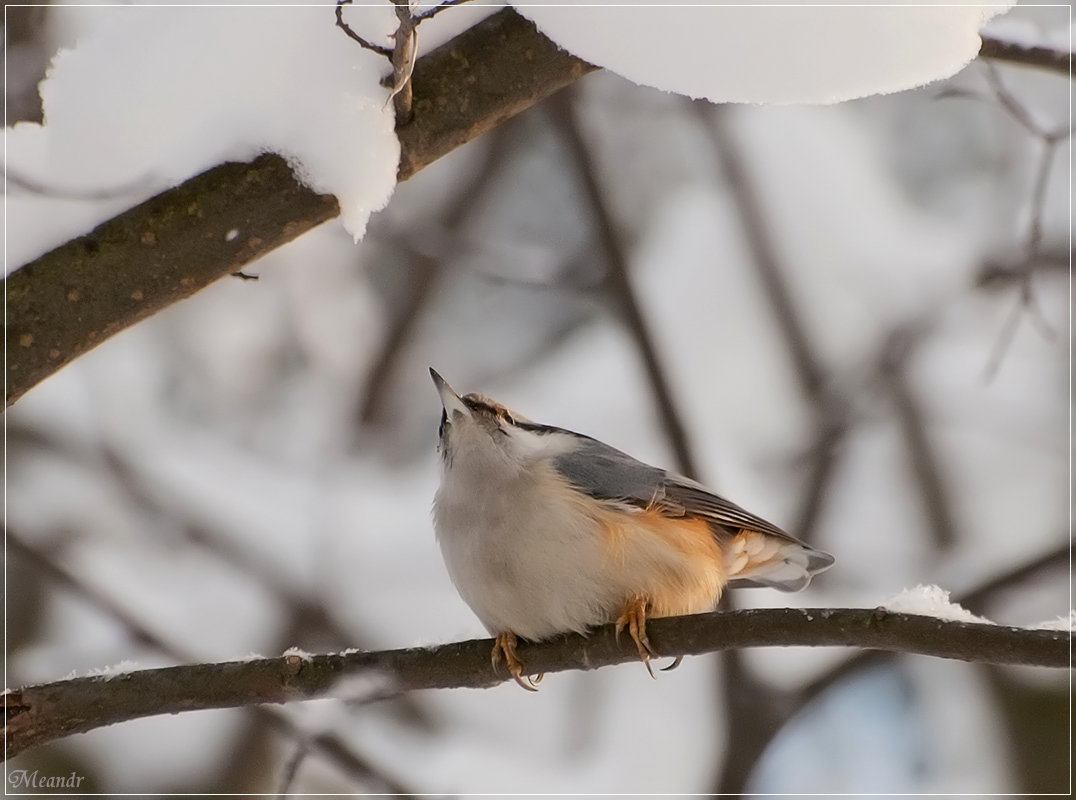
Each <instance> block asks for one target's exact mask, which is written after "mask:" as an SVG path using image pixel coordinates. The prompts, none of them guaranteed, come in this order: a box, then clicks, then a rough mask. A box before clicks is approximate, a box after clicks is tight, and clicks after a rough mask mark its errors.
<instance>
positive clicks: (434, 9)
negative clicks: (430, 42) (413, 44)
mask: <svg viewBox="0 0 1076 800" xmlns="http://www.w3.org/2000/svg"><path fill="white" fill-rule="evenodd" d="M470 1H471V0H443V2H441V3H438V4H437V5H435V6H431V7H430V8H427V9H426V10H425V11H423V12H422V13H421V14H416V15H415V21H416V22H425V21H426V20H428V19H433V18H434V17H436V16H437V15H438V14H440V13H441V12H442V11H444V10H445V9H446V8H452V6H459V5H463V4H464V3H469V2H470Z"/></svg>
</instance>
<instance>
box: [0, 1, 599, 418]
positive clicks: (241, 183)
mask: <svg viewBox="0 0 1076 800" xmlns="http://www.w3.org/2000/svg"><path fill="white" fill-rule="evenodd" d="M593 69H594V67H592V66H591V65H589V64H587V63H586V62H584V61H580V60H579V59H577V58H574V57H572V56H570V55H568V54H567V53H565V52H564V51H562V50H560V49H559V48H558V47H557V46H556V45H555V44H553V42H551V41H549V39H547V38H545V37H544V36H542V35H541V34H540V33H538V31H537V29H535V27H534V25H533V24H532V23H530V22H528V21H527V20H525V19H523V18H522V17H520V16H519V15H518V14H516V13H515V12H514V11H511V10H510V9H505V10H503V11H501V12H498V13H497V14H494V15H493V16H490V17H488V18H486V19H485V20H483V21H482V22H480V23H479V24H477V25H475V26H474V27H472V28H470V29H469V30H467V31H465V32H463V33H462V34H460V35H459V36H457V37H456V38H455V39H453V40H452V41H450V42H447V43H446V44H444V45H442V46H441V47H439V48H437V49H436V50H434V51H432V52H430V53H429V54H427V55H425V56H423V57H422V58H420V59H418V61H417V62H416V64H415V68H414V73H413V75H412V80H411V83H412V85H413V101H412V102H413V108H414V112H415V116H414V119H413V121H412V122H411V123H410V124H407V125H403V126H402V127H399V128H398V129H397V131H396V134H397V136H398V138H399V140H400V163H399V169H398V172H397V176H398V179H399V180H406V179H407V178H410V177H411V176H413V175H414V174H415V173H417V172H418V171H419V170H421V169H423V168H424V167H426V166H428V165H429V164H430V163H432V162H433V161H435V160H437V159H438V158H440V157H441V156H443V155H445V154H446V153H449V152H450V151H452V150H454V149H455V148H457V147H459V146H460V145H462V144H464V143H466V142H468V141H470V140H471V139H474V138H475V137H477V136H479V135H481V134H482V133H485V132H486V131H488V130H490V129H491V128H494V127H496V126H497V125H499V124H501V123H502V122H504V121H505V120H507V119H508V118H510V117H512V116H513V115H515V114H517V113H519V112H520V111H523V110H524V109H526V108H529V107H530V106H532V105H534V104H535V103H537V102H539V101H540V100H542V99H543V98H545V97H547V96H549V95H550V94H552V93H553V92H555V91H557V90H558V89H561V88H563V87H564V86H566V85H568V84H570V83H572V82H574V81H575V80H577V79H578V78H580V77H582V76H583V75H585V74H586V73H588V72H590V71H592V70H593ZM339 214H340V206H339V204H338V203H337V201H336V198H334V197H333V196H331V195H322V194H318V193H316V192H314V191H313V190H311V189H309V188H308V187H306V186H304V185H302V184H301V183H300V182H299V181H298V180H297V179H296V177H295V175H294V174H293V172H292V169H291V168H290V167H289V166H288V164H287V162H286V161H285V159H284V158H282V157H280V156H277V155H272V154H267V155H262V156H259V157H258V158H256V159H255V160H254V161H252V162H249V163H226V164H221V165H219V166H217V167H213V168H212V169H210V170H208V171H206V172H204V173H202V174H201V175H198V176H196V177H193V178H191V179H189V180H187V181H185V182H184V183H182V184H180V185H179V186H176V187H174V188H172V189H169V190H167V191H164V192H162V193H161V194H159V195H157V196H156V197H152V198H150V199H149V200H147V201H145V202H144V203H141V204H140V205H137V206H135V207H134V208H132V209H129V210H128V211H125V212H123V213H122V214H120V215H118V216H116V217H113V218H112V219H111V220H108V221H107V222H104V223H102V224H101V225H99V226H98V227H97V228H95V229H94V230H93V231H91V232H90V233H88V234H86V235H84V236H80V237H78V238H76V239H72V240H71V241H69V242H67V243H66V244H63V245H61V246H60V247H57V248H56V249H55V250H52V251H51V252H48V253H46V254H45V255H43V256H41V257H40V258H37V259H35V260H34V261H32V262H30V263H28V264H26V265H24V266H22V267H20V268H19V269H17V270H16V271H14V272H13V273H12V274H11V275H10V276H9V277H8V280H7V329H6V331H5V340H6V341H7V342H8V345H9V346H8V351H7V390H6V396H5V406H7V405H11V403H13V402H14V401H15V400H17V399H18V398H19V397H21V396H22V395H23V394H24V393H25V392H27V391H28V390H29V389H31V388H32V387H33V386H35V385H37V384H38V383H40V382H41V381H42V380H44V379H45V378H47V377H48V376H49V375H51V374H52V373H54V372H56V370H58V369H60V368H61V367H62V366H64V365H65V364H67V363H68V362H70V361H72V360H74V359H75V358H77V357H78V356H80V355H82V354H83V353H85V352H87V351H89V350H90V349H92V348H94V347H96V346H97V345H98V344H100V343H101V342H103V341H105V340H106V339H108V338H109V337H111V336H112V335H114V334H116V333H118V332H119V331H121V330H123V329H124V328H127V327H129V326H130V325H133V324H134V323H136V322H138V321H140V320H142V319H144V318H145V317H148V316H150V315H151V314H154V313H156V312H157V311H160V310H161V309H163V308H166V307H167V306H169V305H171V304H172V303H175V302H177V301H179V300H183V299H185V298H187V297H189V296H191V295H192V294H194V293H195V292H198V291H200V290H201V289H203V288H205V287H206V286H208V285H209V284H210V283H212V282H213V281H216V280H218V279H220V278H222V277H224V276H226V275H230V274H234V273H236V272H237V271H239V270H240V269H241V268H242V267H243V266H244V265H245V264H249V263H250V262H252V261H254V260H255V259H258V258H260V257H261V256H263V255H265V254H266V253H268V252H270V251H272V250H274V249H275V248H277V247H280V246H281V245H283V244H286V243H287V242H289V241H291V240H292V239H295V238H297V237H299V236H300V235H301V234H303V233H305V232H306V231H308V230H309V229H310V228H312V227H314V226H315V225H319V224H321V223H322V222H325V221H327V220H330V219H332V218H334V217H336V216H338V215H339Z"/></svg>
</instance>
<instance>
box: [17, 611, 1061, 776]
mask: <svg viewBox="0 0 1076 800" xmlns="http://www.w3.org/2000/svg"><path fill="white" fill-rule="evenodd" d="M648 632H649V634H650V641H651V642H652V643H653V645H654V647H655V648H656V649H657V650H658V652H660V653H662V654H664V655H668V656H674V655H699V654H701V653H708V652H715V651H719V650H726V649H729V648H738V647H775V646H777V647H789V646H807V647H818V646H830V647H833V646H837V647H863V648H870V649H878V650H891V651H899V652H906V653H920V654H922V655H930V656H936V657H939V658H952V659H959V660H962V661H976V662H981V663H989V664H1025V665H1032V666H1041V667H1066V666H1069V640H1070V634H1069V633H1068V632H1065V631H1051V630H1023V629H1020V628H1007V627H1002V626H997V625H981V624H973V623H964V622H947V621H945V620H941V619H936V618H934V617H921V616H915V615H909V614H896V613H891V612H889V611H886V610H885V609H882V608H878V609H873V610H872V609H791V608H775V609H760V610H750V611H735V612H731V613H723V612H718V613H713V614H699V615H695V616H690V617H669V618H664V619H655V620H651V621H650V623H649V625H648ZM491 649H492V641H491V640H488V639H481V640H471V641H466V642H457V643H453V644H446V645H441V646H438V647H432V648H411V649H408V650H385V651H381V652H373V653H365V652H351V653H330V654H324V655H316V656H311V657H309V658H303V657H300V656H297V655H286V656H283V657H280V658H260V659H254V660H250V661H232V662H225V663H219V664H193V665H187V666H178V667H165V668H163V669H151V670H143V671H139V672H129V673H123V674H119V675H115V676H112V677H100V676H98V677H87V678H73V679H70V680H64V681H58V682H55V683H49V684H41V685H37V686H28V687H25V688H23V689H17V690H14V691H8V692H6V693H5V695H4V705H5V712H6V715H5V719H6V725H5V727H4V745H5V757H6V758H9V757H12V756H15V755H18V754H19V753H21V752H23V751H24V750H26V749H28V748H31V747H35V746H38V745H41V744H45V743H46V742H50V741H52V740H54V739H57V738H60V737H63V736H68V735H70V734H72V733H83V732H85V731H89V730H93V729H95V728H99V727H102V726H105V725H111V724H113V723H116V722H123V721H126V720H131V719H137V718H139V717H146V716H152V715H156V714H175V713H178V712H181V711H192V710H196V709H207V708H235V707H238V706H248V705H255V704H260V703H287V702H293V701H298V700H310V699H315V698H326V697H337V698H341V699H355V695H358V696H359V699H360V700H361V701H362V702H369V701H372V700H376V699H383V698H386V697H392V696H395V695H398V694H400V693H402V692H408V691H414V690H416V689H447V688H485V687H490V686H494V685H496V684H498V683H501V682H502V681H504V680H506V676H504V675H501V674H497V673H495V672H494V670H493V668H492V666H491V665H490V658H489V654H490V651H491ZM519 654H520V658H521V659H522V660H523V663H525V664H526V665H527V667H528V669H529V670H530V671H531V672H534V673H539V672H541V673H545V672H562V671H565V670H577V669H587V670H589V669H597V668H599V667H604V666H610V665H613V664H622V663H625V662H628V661H634V660H636V659H638V654H637V653H636V651H635V648H634V647H633V646H632V644H631V642H629V641H622V642H618V641H617V637H616V635H615V632H614V628H613V626H611V625H606V626H604V627H602V628H598V629H596V630H595V631H593V632H592V633H591V634H590V635H588V636H581V635H578V634H570V635H565V636H561V637H557V638H555V639H551V640H549V641H546V642H540V643H533V644H532V643H524V644H523V645H522V646H521V647H520V651H519Z"/></svg>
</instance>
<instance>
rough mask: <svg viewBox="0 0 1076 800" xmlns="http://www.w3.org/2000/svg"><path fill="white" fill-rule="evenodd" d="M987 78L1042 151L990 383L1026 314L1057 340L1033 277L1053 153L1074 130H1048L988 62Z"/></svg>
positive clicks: (991, 362) (986, 372)
mask: <svg viewBox="0 0 1076 800" xmlns="http://www.w3.org/2000/svg"><path fill="white" fill-rule="evenodd" d="M986 78H987V81H988V82H989V84H990V87H991V89H992V90H993V92H994V96H995V98H997V101H998V103H999V104H1000V105H1001V107H1002V109H1004V110H1005V112H1006V113H1007V114H1008V115H1009V116H1010V117H1012V119H1014V120H1015V121H1016V122H1017V123H1018V124H1019V125H1020V126H1021V127H1022V128H1024V130H1026V131H1027V132H1028V133H1029V134H1030V135H1032V136H1033V137H1034V138H1036V139H1038V140H1039V142H1040V143H1041V145H1042V152H1041V153H1040V155H1039V159H1038V163H1037V165H1036V168H1035V174H1034V178H1033V180H1032V184H1031V194H1030V197H1029V199H1028V220H1027V229H1026V230H1025V232H1024V237H1023V240H1024V241H1023V259H1022V266H1021V268H1020V270H1019V273H1020V275H1021V276H1022V280H1021V281H1020V293H1019V295H1018V297H1017V302H1016V305H1015V307H1014V308H1013V310H1012V311H1011V312H1010V313H1009V315H1008V316H1007V317H1006V319H1005V323H1004V325H1003V326H1002V329H1001V332H1000V333H999V334H998V337H997V340H996V341H995V344H994V347H993V349H992V351H991V353H990V356H989V357H988V359H987V363H986V367H985V369H984V376H985V378H986V380H988V381H989V380H992V379H993V378H994V377H995V376H996V375H997V373H998V371H999V370H1000V368H1001V364H1002V362H1003V361H1004V359H1005V355H1006V354H1007V353H1008V350H1009V348H1010V346H1011V345H1012V343H1013V341H1014V340H1015V338H1016V331H1017V328H1018V327H1019V323H1020V321H1021V320H1022V319H1023V318H1024V316H1025V313H1024V312H1027V318H1028V320H1029V321H1030V322H1031V324H1032V325H1033V326H1034V327H1035V328H1036V329H1037V330H1038V332H1039V334H1040V335H1041V336H1043V338H1045V339H1047V340H1049V341H1054V340H1055V339H1056V338H1057V335H1056V333H1055V332H1054V329H1053V326H1052V325H1050V322H1049V321H1048V320H1047V319H1046V315H1045V313H1044V312H1043V310H1042V307H1041V306H1040V305H1039V302H1038V299H1037V298H1036V296H1035V291H1034V284H1033V278H1034V273H1035V267H1036V265H1037V264H1038V262H1039V255H1040V251H1041V249H1042V220H1043V214H1044V211H1045V208H1046V192H1047V189H1048V188H1049V184H1050V171H1051V168H1052V167H1053V161H1054V154H1055V152H1056V151H1057V149H1058V145H1059V144H1060V143H1061V142H1063V141H1065V140H1066V139H1068V138H1069V137H1070V136H1071V133H1072V131H1071V128H1063V129H1060V130H1057V131H1049V130H1046V129H1045V128H1044V127H1043V126H1042V125H1040V124H1039V123H1038V122H1037V121H1036V120H1035V118H1034V117H1033V116H1032V115H1031V112H1030V111H1028V109H1027V108H1026V107H1025V106H1024V105H1023V103H1021V102H1020V100H1019V99H1018V98H1017V97H1016V96H1015V95H1014V94H1012V92H1010V91H1009V89H1008V87H1007V86H1006V85H1005V83H1004V81H1002V79H1001V74H1000V73H999V71H998V69H997V67H995V66H994V65H993V64H991V63H989V62H987V63H986Z"/></svg>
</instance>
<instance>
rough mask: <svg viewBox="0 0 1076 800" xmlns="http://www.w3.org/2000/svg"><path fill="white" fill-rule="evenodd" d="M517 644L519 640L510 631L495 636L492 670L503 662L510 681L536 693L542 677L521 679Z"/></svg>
mask: <svg viewBox="0 0 1076 800" xmlns="http://www.w3.org/2000/svg"><path fill="white" fill-rule="evenodd" d="M518 643H519V640H518V639H517V638H516V635H515V634H514V633H512V632H511V631H505V632H504V633H500V634H498V635H497V638H496V639H495V640H494V642H493V653H492V654H491V659H490V660H491V661H492V662H493V669H494V670H496V669H497V668H498V667H499V666H500V664H501V662H502V661H503V662H504V665H505V667H507V668H508V674H509V675H511V676H512V680H514V681H515V682H516V683H517V684H519V685H520V686H522V687H523V688H524V689H526V690H527V691H528V692H537V691H538V684H539V683H541V682H542V675H538V676H535V677H532V676H529V675H528V676H527V677H523V662H522V661H520V660H519V657H518V656H517V655H516V645H517V644H518Z"/></svg>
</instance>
